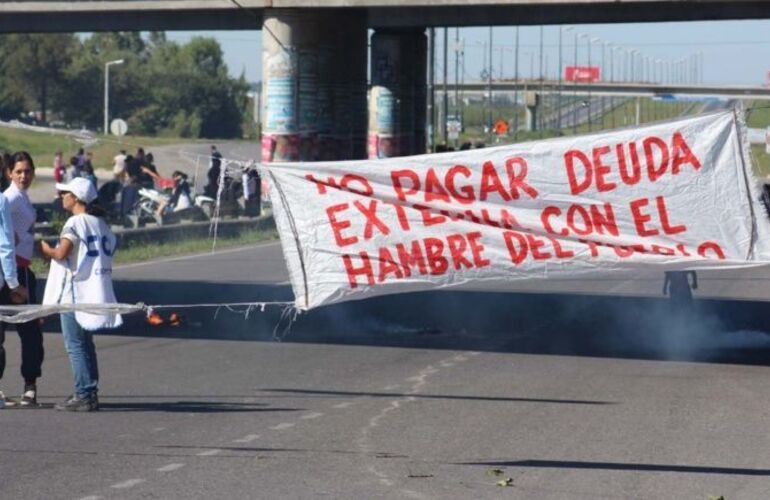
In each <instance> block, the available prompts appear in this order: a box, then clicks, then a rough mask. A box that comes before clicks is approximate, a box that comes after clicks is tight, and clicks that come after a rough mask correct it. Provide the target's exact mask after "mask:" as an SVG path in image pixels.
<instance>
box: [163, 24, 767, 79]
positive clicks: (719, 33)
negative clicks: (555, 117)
mask: <svg viewBox="0 0 770 500" xmlns="http://www.w3.org/2000/svg"><path fill="white" fill-rule="evenodd" d="M568 26H569V25H564V26H563V27H562V29H563V32H562V34H563V38H562V63H563V64H562V66H565V65H567V64H573V61H574V53H575V50H574V47H575V45H574V42H575V33H576V32H577V33H579V34H585V35H586V36H583V37H581V38H580V40H579V42H578V64H579V65H586V64H587V62H588V47H587V44H588V42H587V40H588V39H594V41H593V43H592V48H591V63H592V65H597V64H600V63H601V52H602V44H603V43H609V44H611V45H613V46H617V47H621V48H623V49H625V50H624V51H616V58H615V60H614V71H615V72H618V71H619V67H620V65H621V60H620V57H622V56H621V55H620V54H623V53H626V52H627V51H629V50H638V51H639V52H640V53H642V54H643V55H646V56H648V57H649V58H651V59H660V60H671V61H673V60H677V59H683V58H688V57H691V56H693V55H694V54H698V53H699V52H702V54H703V55H702V56H701V60H702V61H703V81H704V83H706V84H733V85H765V84H767V81H768V72H769V71H770V20H767V21H765V20H762V21H709V22H687V23H685V22H677V23H634V24H586V25H576V26H574V28H573V29H572V30H571V31H568V30H567V27H568ZM515 30H516V28H515V27H495V28H493V35H492V36H493V47H494V48H493V57H492V71H493V75H494V76H495V77H499V76H500V70H501V59H500V57H501V55H502V76H503V78H513V76H514V70H515V64H514V60H515ZM193 36H213V37H214V38H216V39H217V40H219V42H220V44H221V46H222V49H223V52H224V55H225V61H226V63H227V66H228V69H229V70H230V73H231V74H232V75H233V76H240V74H241V72H243V73H244V74H245V75H246V79H247V80H248V81H250V82H257V81H260V80H261V50H262V41H261V39H262V32H261V31H256V30H255V31H208V32H169V33H168V37H169V39H171V40H175V41H178V42H185V41H187V40H189V39H190V38H192V37H193ZM436 36H437V42H436V43H437V47H436V49H437V53H436V58H437V61H436V70H437V81H441V75H442V74H443V67H442V64H443V61H442V57H443V48H442V47H443V43H442V42H443V29H437V33H436ZM459 36H460V39H462V40H463V41H464V43H463V45H464V48H465V75H464V76H465V81H466V82H467V81H474V80H479V79H480V75H481V73H482V71H483V69H484V68H485V67H486V66H487V62H486V61H487V57H486V56H485V54H486V51H485V46H486V45H485V44H486V43H487V42H488V40H489V28H487V27H479V28H460V30H459ZM454 38H455V28H449V47H450V53H449V64H448V73H449V79H450V81H453V79H454V53H453V52H452V51H451V50H452V48H453V47H454V45H455V44H454ZM596 39H598V40H596ZM558 48H559V26H553V25H551V26H544V27H543V52H542V54H543V73H544V74H545V75H546V76H549V77H552V78H556V75H557V72H556V68H557V67H558V53H559V51H558ZM608 52H609V51H607V53H608ZM607 53H605V65H606V69H605V79H609V66H610V63H609V56H608V55H607ZM531 72H532V73H534V74H533V75H532V76H535V77H537V76H539V74H540V27H539V26H523V27H521V28H520V31H519V75H520V76H521V77H527V76H530V73H531Z"/></svg>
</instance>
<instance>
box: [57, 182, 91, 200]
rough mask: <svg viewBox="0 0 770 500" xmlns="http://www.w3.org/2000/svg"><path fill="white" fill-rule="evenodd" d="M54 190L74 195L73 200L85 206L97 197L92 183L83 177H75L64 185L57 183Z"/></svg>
mask: <svg viewBox="0 0 770 500" xmlns="http://www.w3.org/2000/svg"><path fill="white" fill-rule="evenodd" d="M56 190H57V191H63V192H66V193H72V194H74V195H75V198H77V199H78V200H80V201H82V202H83V203H85V204H86V205H88V204H89V203H91V202H92V201H94V200H95V199H96V197H97V194H96V188H95V187H94V183H93V182H91V181H89V180H88V179H86V178H83V177H75V178H74V179H72V180H71V181H69V182H68V183H66V184H62V183H59V182H57V183H56Z"/></svg>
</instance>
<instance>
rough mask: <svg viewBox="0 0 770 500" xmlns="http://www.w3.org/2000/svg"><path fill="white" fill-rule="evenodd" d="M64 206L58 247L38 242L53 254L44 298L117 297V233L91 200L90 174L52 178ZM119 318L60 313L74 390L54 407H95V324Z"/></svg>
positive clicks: (96, 300)
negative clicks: (114, 267)
mask: <svg viewBox="0 0 770 500" xmlns="http://www.w3.org/2000/svg"><path fill="white" fill-rule="evenodd" d="M56 190H57V191H59V193H60V194H61V197H62V206H63V208H64V209H65V210H66V211H68V212H70V213H72V217H70V218H69V219H67V222H66V223H65V224H64V228H63V229H62V234H61V239H60V240H59V245H58V246H57V247H56V248H52V247H51V246H50V245H48V244H47V243H46V242H45V241H43V242H41V251H42V253H43V255H44V256H46V257H48V258H50V259H52V261H51V270H50V272H49V275H48V281H47V283H46V288H45V296H44V297H43V304H110V303H115V302H116V300H115V292H114V291H113V288H112V254H113V253H114V251H115V245H116V240H115V235H114V234H113V233H112V231H110V228H109V226H107V224H106V223H105V222H104V219H102V218H101V215H102V214H103V212H102V211H101V210H99V209H98V208H97V207H95V206H93V205H92V204H91V203H92V202H93V201H94V200H96V189H95V188H94V185H93V183H91V182H90V181H89V180H88V179H84V178H82V177H78V178H75V179H72V180H71V181H69V182H68V183H67V184H56ZM121 324H122V319H121V317H120V315H118V314H91V313H86V312H83V311H76V312H68V313H62V314H61V327H62V334H63V336H64V346H65V348H66V350H67V354H68V355H69V358H70V364H71V365H72V373H73V376H74V378H75V393H74V394H73V395H72V397H70V398H69V399H67V400H66V401H64V402H63V403H59V404H57V405H56V406H55V408H56V409H57V410H66V411H94V410H98V409H99V400H98V397H97V391H98V384H99V366H98V362H97V359H96V347H95V346H94V340H93V333H92V331H93V330H98V329H101V328H114V327H117V326H120V325H121Z"/></svg>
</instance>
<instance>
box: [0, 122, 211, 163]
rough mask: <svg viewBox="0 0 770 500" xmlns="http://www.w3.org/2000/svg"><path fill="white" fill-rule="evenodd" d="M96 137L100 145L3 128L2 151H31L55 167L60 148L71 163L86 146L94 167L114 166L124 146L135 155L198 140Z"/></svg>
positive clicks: (39, 158)
mask: <svg viewBox="0 0 770 500" xmlns="http://www.w3.org/2000/svg"><path fill="white" fill-rule="evenodd" d="M96 137H97V138H98V142H97V143H96V144H94V145H92V146H88V147H84V146H83V145H82V144H80V143H79V142H78V141H76V140H75V139H74V138H73V137H70V136H63V135H58V134H47V133H43V132H33V131H30V130H22V129H14V128H7V127H0V151H8V152H10V153H13V152H14V151H27V152H29V154H31V155H32V158H33V159H34V160H35V165H36V166H38V167H52V166H53V157H54V154H55V153H56V152H57V151H61V152H62V153H63V154H64V162H65V163H69V159H70V157H71V156H73V155H74V154H75V153H77V151H78V149H79V148H81V147H83V148H84V149H85V150H86V151H91V152H92V153H93V154H94V160H93V163H94V168H111V166H112V159H113V158H114V157H115V155H116V154H117V153H118V151H119V150H121V149H125V150H126V151H128V152H129V153H132V154H133V153H134V152H135V151H136V148H137V146H142V147H144V148H145V151H147V150H148V149H151V148H152V147H154V146H162V145H167V144H179V143H180V142H198V140H196V139H179V138H174V137H172V138H166V137H162V138H161V137H139V136H125V137H122V138H120V139H118V138H117V137H113V136H109V137H107V136H104V135H100V134H99V135H96ZM200 142H203V141H200Z"/></svg>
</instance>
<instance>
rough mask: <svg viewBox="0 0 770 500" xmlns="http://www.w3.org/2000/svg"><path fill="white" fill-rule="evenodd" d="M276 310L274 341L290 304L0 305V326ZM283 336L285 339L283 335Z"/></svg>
mask: <svg viewBox="0 0 770 500" xmlns="http://www.w3.org/2000/svg"><path fill="white" fill-rule="evenodd" d="M273 306H280V307H283V311H282V312H281V319H280V320H279V323H278V324H277V325H276V329H275V330H274V331H273V336H274V338H277V337H276V335H275V332H276V331H277V328H278V326H279V325H280V323H281V322H283V321H284V320H285V319H287V318H289V317H290V316H291V311H292V310H294V314H293V316H291V319H290V322H292V323H293V321H294V319H296V317H297V315H298V314H299V312H300V311H299V309H296V308H295V306H294V302H287V301H271V302H267V301H255V302H229V303H228V302H224V303H200V304H155V305H148V304H145V303H143V302H137V303H136V304H125V303H114V304H52V305H36V304H30V305H0V322H3V323H13V324H18V323H26V322H28V321H33V320H35V319H40V318H43V317H46V316H50V315H52V314H59V313H67V312H84V313H89V314H132V313H137V312H144V313H145V314H147V315H148V316H149V315H150V314H152V313H153V312H154V311H158V310H161V309H192V308H196V309H199V308H210V307H215V308H217V312H216V313H215V317H216V315H217V314H218V313H219V310H220V309H225V310H227V311H229V312H233V313H238V314H243V315H244V319H248V318H249V315H250V314H251V313H252V312H254V311H256V310H259V311H260V312H265V308H267V307H273ZM238 307H243V308H245V309H243V310H237V309H236V308H238ZM284 336H285V335H284Z"/></svg>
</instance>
